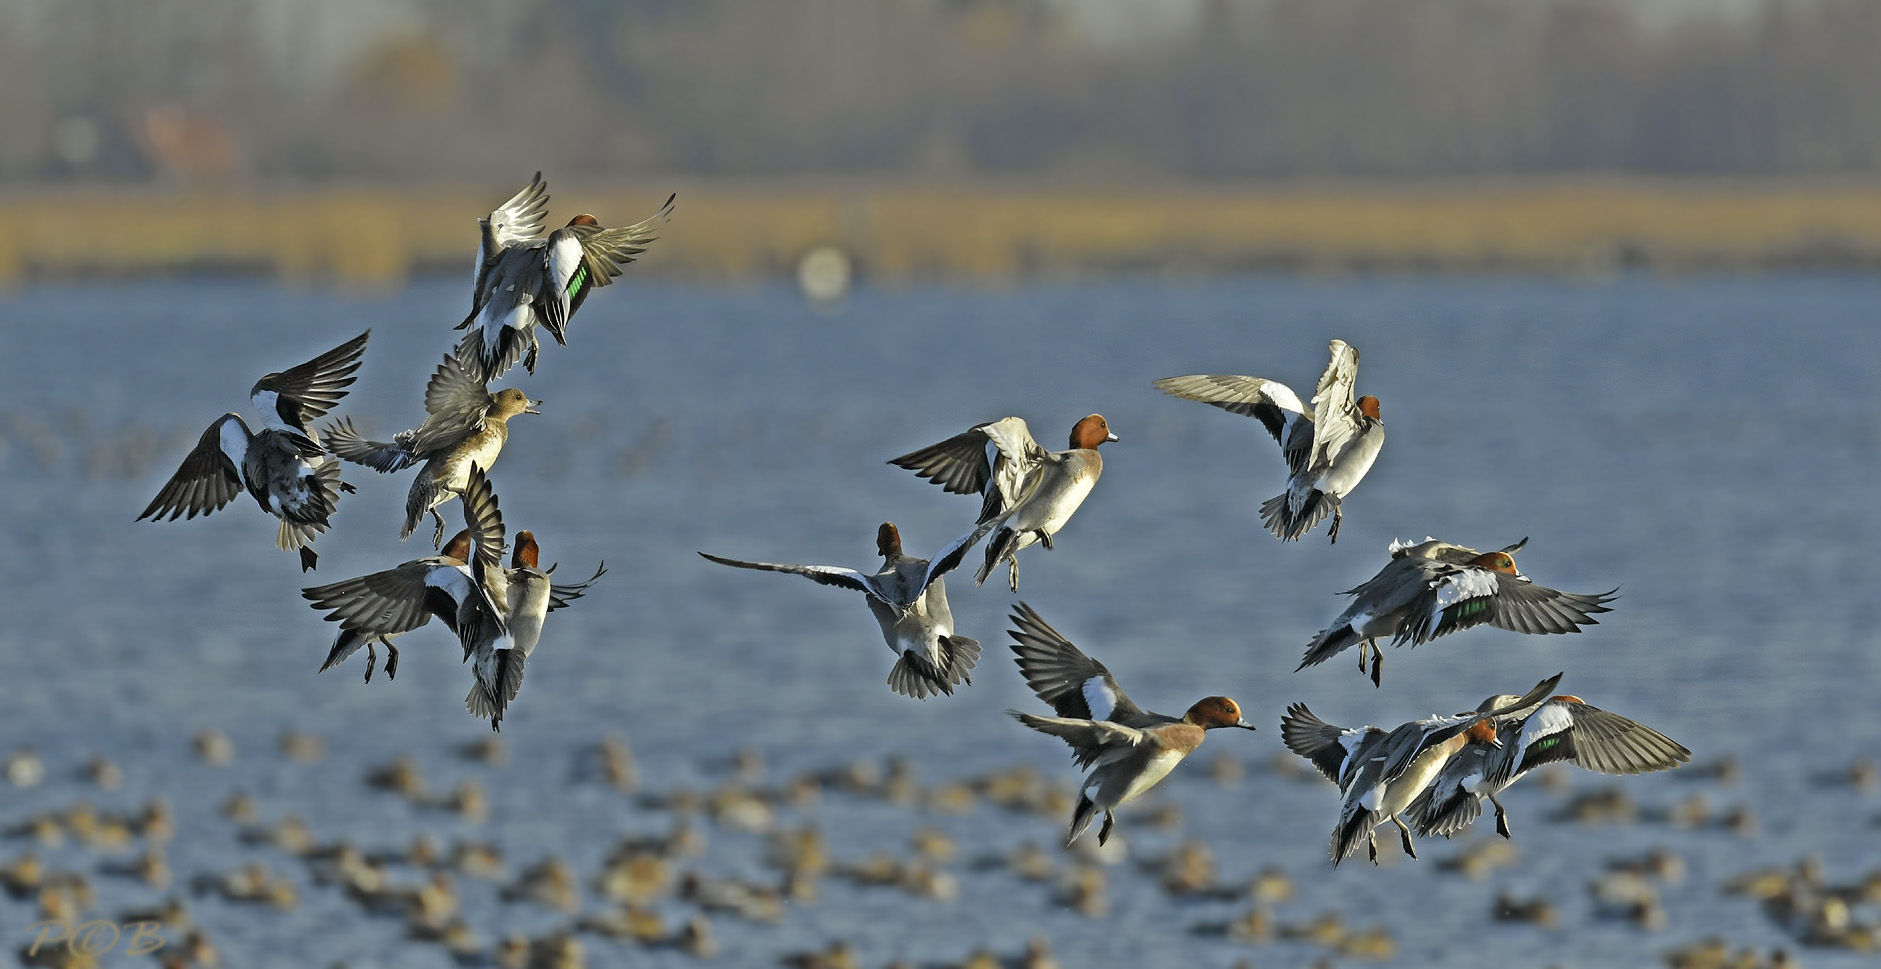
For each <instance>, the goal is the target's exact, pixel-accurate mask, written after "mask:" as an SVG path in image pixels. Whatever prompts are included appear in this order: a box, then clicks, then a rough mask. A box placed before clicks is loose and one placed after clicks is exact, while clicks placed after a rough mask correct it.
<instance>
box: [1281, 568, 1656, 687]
mask: <svg viewBox="0 0 1881 969" xmlns="http://www.w3.org/2000/svg"><path fill="white" fill-rule="evenodd" d="M1527 544H1528V539H1526V538H1524V539H1522V540H1521V541H1519V542H1516V543H1515V544H1514V545H1510V546H1508V547H1506V548H1503V549H1502V550H1501V551H1496V552H1478V551H1476V550H1475V549H1473V548H1469V547H1467V546H1463V545H1455V544H1451V543H1449V542H1440V541H1437V540H1436V539H1425V540H1424V541H1422V542H1419V543H1417V544H1415V545H1411V544H1407V543H1401V542H1393V543H1391V546H1390V552H1391V561H1390V562H1388V563H1386V564H1385V567H1384V568H1382V569H1380V570H1379V571H1378V574H1377V575H1375V576H1372V578H1371V579H1370V580H1369V581H1367V582H1365V583H1364V584H1363V585H1360V586H1358V587H1357V588H1354V589H1350V590H1348V591H1346V592H1345V593H1344V594H1345V595H1349V596H1353V597H1354V598H1353V600H1352V604H1351V605H1350V606H1347V607H1346V610H1345V611H1344V612H1342V613H1340V614H1339V617H1338V618H1337V619H1334V620H1333V621H1332V625H1330V626H1328V627H1326V628H1325V629H1323V630H1320V632H1319V635H1317V636H1315V637H1314V638H1313V641H1312V642H1311V643H1309V644H1307V647H1306V655H1305V656H1304V657H1302V658H1301V660H1300V665H1299V666H1298V667H1296V669H1305V668H1306V667H1308V666H1316V665H1318V664H1320V663H1323V662H1325V661H1326V660H1328V659H1331V658H1332V657H1334V656H1336V655H1338V654H1339V653H1341V652H1344V651H1345V650H1346V649H1347V648H1349V647H1351V646H1352V645H1354V644H1357V645H1358V646H1359V669H1360V670H1361V671H1363V670H1364V669H1365V660H1366V654H1367V652H1368V651H1369V652H1371V653H1372V654H1373V659H1372V684H1373V685H1374V686H1376V685H1378V682H1379V678H1380V676H1381V675H1382V674H1381V672H1380V671H1381V668H1382V664H1383V662H1384V653H1383V652H1380V651H1379V649H1378V640H1379V639H1380V638H1381V637H1384V636H1390V637H1392V643H1393V645H1403V644H1405V643H1409V644H1411V645H1412V646H1417V645H1419V644H1421V643H1427V642H1429V641H1431V640H1433V639H1436V638H1437V637H1439V636H1443V635H1446V634H1448V633H1453V632H1456V631H1458V630H1463V629H1469V628H1470V627H1472V626H1479V625H1482V624H1483V623H1489V624H1490V625H1492V626H1495V627H1496V628H1498V629H1506V630H1509V631H1510V632H1517V633H1530V634H1537V635H1539V634H1545V633H1577V632H1580V631H1581V627H1582V626H1592V625H1597V624H1598V623H1599V620H1597V619H1595V618H1593V617H1594V615H1595V614H1597V613H1602V612H1611V611H1612V610H1611V609H1609V608H1608V607H1607V605H1606V604H1607V603H1608V602H1611V601H1613V599H1614V598H1615V597H1616V596H1615V593H1617V592H1619V590H1618V589H1613V590H1611V591H1609V592H1605V593H1602V594H1600V595H1582V594H1579V593H1573V592H1558V591H1556V590H1554V589H1550V588H1548V587H1547V586H1543V585H1536V584H1535V583H1534V582H1532V581H1530V580H1529V578H1528V576H1526V575H1523V574H1522V573H1521V571H1520V570H1518V569H1517V568H1516V567H1515V559H1514V554H1515V553H1516V552H1518V551H1520V550H1521V549H1522V547H1523V546H1525V545H1527Z"/></svg>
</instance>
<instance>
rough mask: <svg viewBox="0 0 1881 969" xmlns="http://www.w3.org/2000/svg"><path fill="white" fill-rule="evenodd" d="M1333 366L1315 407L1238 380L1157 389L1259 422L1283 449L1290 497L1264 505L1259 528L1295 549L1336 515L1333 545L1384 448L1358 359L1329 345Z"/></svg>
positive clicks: (1210, 379)
mask: <svg viewBox="0 0 1881 969" xmlns="http://www.w3.org/2000/svg"><path fill="white" fill-rule="evenodd" d="M1331 349H1332V362H1330V363H1328V364H1327V365H1326V372H1325V373H1322V374H1320V376H1319V386H1318V387H1317V388H1316V389H1315V390H1314V392H1313V406H1312V407H1310V408H1309V407H1307V406H1305V405H1304V404H1301V403H1300V398H1299V395H1297V394H1295V393H1294V392H1293V391H1292V390H1291V389H1289V388H1288V387H1287V385H1286V384H1283V383H1280V382H1279V381H1274V380H1266V379H1263V378H1260V377H1241V376H1235V375H1233V374H1196V375H1193V376H1188V377H1164V378H1162V379H1161V380H1158V381H1156V382H1155V383H1156V387H1157V388H1159V389H1160V390H1162V392H1163V393H1165V394H1169V395H1170V396H1172V397H1182V398H1186V399H1188V400H1199V401H1201V402H1203V403H1205V404H1213V405H1215V406H1216V407H1219V408H1221V409H1222V410H1225V411H1229V412H1231V413H1235V414H1241V415H1244V416H1247V417H1252V418H1255V419H1256V420H1258V421H1260V422H1261V424H1263V425H1265V426H1266V428H1267V433H1269V434H1271V435H1273V438H1274V440H1275V441H1276V442H1278V443H1279V444H1280V453H1281V455H1282V456H1284V457H1285V458H1286V461H1287V471H1288V477H1287V490H1286V491H1285V492H1283V493H1281V494H1279V495H1277V496H1275V497H1273V498H1270V499H1268V500H1267V501H1265V502H1263V503H1262V504H1261V522H1262V523H1263V524H1265V525H1266V526H1267V529H1268V530H1269V531H1271V532H1273V533H1274V535H1275V536H1276V537H1278V538H1279V539H1280V540H1281V541H1283V542H1291V541H1293V540H1295V539H1297V538H1299V537H1300V536H1302V535H1305V534H1306V533H1307V532H1309V531H1311V530H1312V528H1313V526H1314V525H1317V524H1319V523H1320V521H1322V520H1323V519H1324V518H1325V517H1326V515H1327V513H1329V512H1330V513H1331V514H1332V528H1331V529H1330V532H1331V539H1332V541H1335V542H1336V541H1338V540H1339V523H1340V521H1341V520H1342V519H1343V518H1344V515H1345V513H1344V511H1343V510H1342V509H1341V507H1340V505H1341V503H1342V502H1343V500H1344V499H1345V496H1346V495H1349V494H1351V493H1352V489H1353V488H1356V487H1358V483H1359V482H1360V481H1361V480H1363V479H1364V478H1365V472H1367V471H1370V470H1371V467H1372V462H1373V461H1376V460H1377V459H1378V451H1379V449H1380V448H1382V447H1384V444H1385V422H1384V419H1383V418H1382V417H1380V416H1379V412H1378V398H1376V397H1371V396H1365V397H1358V398H1354V397H1353V389H1354V386H1355V385H1356V384H1357V382H1358V359H1359V355H1358V351H1357V350H1355V349H1353V348H1352V347H1351V346H1349V345H1347V344H1346V342H1345V341H1344V340H1334V341H1332V343H1331Z"/></svg>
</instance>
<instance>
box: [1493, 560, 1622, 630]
mask: <svg viewBox="0 0 1881 969" xmlns="http://www.w3.org/2000/svg"><path fill="white" fill-rule="evenodd" d="M1494 574H1495V576H1496V589H1497V591H1496V597H1495V599H1494V601H1493V602H1492V603H1491V609H1490V611H1489V624H1490V625H1492V626H1494V627H1496V628H1497V629H1507V630H1508V631H1510V632H1515V633H1531V634H1543V633H1577V632H1580V631H1581V627H1582V626H1593V625H1598V624H1599V622H1600V620H1598V619H1595V618H1594V615H1595V614H1596V613H1602V612H1612V611H1613V610H1612V609H1610V608H1608V606H1607V603H1609V602H1612V601H1613V600H1614V599H1616V598H1618V596H1617V593H1618V592H1619V591H1620V590H1619V589H1617V588H1616V589H1613V590H1612V591H1609V592H1604V593H1601V594H1600V595H1591V596H1590V595H1582V594H1580V593H1576V592H1559V591H1556V590H1554V589H1550V588H1548V587H1547V586H1545V585H1536V584H1535V583H1533V582H1530V581H1528V580H1527V579H1524V578H1521V577H1519V576H1514V575H1508V574H1506V573H1502V572H1497V573H1494Z"/></svg>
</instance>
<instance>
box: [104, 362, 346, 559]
mask: <svg viewBox="0 0 1881 969" xmlns="http://www.w3.org/2000/svg"><path fill="white" fill-rule="evenodd" d="M371 335H372V331H371V330H368V331H366V332H365V333H361V334H360V335H358V336H356V337H354V338H353V339H351V340H348V341H346V342H345V343H342V344H340V345H339V346H337V347H334V348H333V349H331V350H328V351H327V352H325V353H323V354H321V355H319V356H317V357H315V358H313V359H312V360H309V361H307V362H306V363H303V364H301V365H300V366H298V367H295V368H293V369H291V370H286V371H283V372H280V373H271V374H269V375H267V376H266V377H263V378H261V379H260V380H259V381H256V383H255V386H254V388H253V389H251V390H250V391H249V392H248V399H249V400H250V401H251V402H253V404H254V405H255V408H256V409H257V410H259V411H261V412H262V413H263V414H264V415H265V416H264V417H263V419H262V425H263V429H262V431H261V432H260V433H255V432H253V431H250V430H249V428H248V424H247V423H246V422H244V421H243V420H242V418H241V415H239V414H236V413H233V412H231V413H228V414H224V415H223V416H222V417H220V418H218V419H217V420H216V422H215V423H213V424H210V425H209V429H208V430H206V431H204V432H203V434H202V437H201V438H200V439H199V440H198V441H197V442H196V446H195V447H194V448H192V449H191V450H190V452H189V456H187V457H185V458H184V459H183V464H182V466H181V467H179V468H177V469H176V473H175V474H174V475H171V476H170V480H169V481H168V482H166V483H165V484H164V486H163V489H162V490H161V491H158V492H157V497H155V498H153V499H151V502H150V505H149V507H146V508H145V509H144V512H143V514H141V515H138V516H137V520H138V521H143V520H144V519H146V518H149V519H152V520H153V521H175V520H176V519H177V516H179V515H181V516H183V517H186V518H195V517H196V516H197V515H207V514H209V513H210V512H213V511H217V510H219V509H221V508H222V507H223V506H224V505H227V504H228V503H229V502H231V501H233V500H235V496H236V495H238V494H240V493H241V492H242V490H243V489H244V488H246V489H247V491H248V493H249V494H250V495H252V496H253V497H254V499H255V503H256V504H258V505H260V506H261V510H262V511H265V512H267V513H268V514H270V515H273V516H274V517H276V518H279V519H280V520H281V528H280V532H279V534H278V536H277V537H276V539H275V545H276V546H277V547H279V548H282V549H296V550H298V551H299V552H300V568H301V571H303V572H305V571H308V570H310V569H312V568H313V567H314V565H315V563H316V562H317V561H318V559H319V556H317V555H316V554H315V553H314V550H313V548H312V547H311V546H312V545H313V541H314V539H315V538H317V537H319V535H320V533H321V532H324V531H326V529H327V525H328V524H329V523H330V520H331V519H332V517H333V509H334V506H335V505H336V504H337V503H338V502H339V498H340V492H342V491H352V490H353V486H352V485H349V484H346V483H345V482H343V481H341V480H340V463H339V461H338V460H336V459H335V458H334V457H333V456H332V455H330V454H328V453H327V452H326V449H325V448H324V447H322V446H321V444H320V436H319V434H318V433H316V432H315V431H314V426H313V423H314V421H315V420H318V419H319V418H320V416H321V415H323V414H325V413H326V412H327V411H328V410H331V409H332V407H333V405H334V404H336V403H338V402H339V400H340V398H342V397H344V396H346V388H347V387H348V386H349V385H351V384H352V382H353V379H354V378H353V372H354V371H356V370H358V369H359V358H360V355H361V354H364V353H365V352H366V338H367V337H368V336H371Z"/></svg>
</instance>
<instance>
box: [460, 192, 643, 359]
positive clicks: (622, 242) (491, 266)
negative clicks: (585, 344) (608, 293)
mask: <svg viewBox="0 0 1881 969" xmlns="http://www.w3.org/2000/svg"><path fill="white" fill-rule="evenodd" d="M541 178H542V176H541V173H537V175H536V179H535V180H534V181H532V182H530V184H529V186H528V187H526V188H524V189H523V190H522V191H521V192H518V193H517V194H516V196H515V197H514V198H511V199H510V200H509V201H508V202H505V203H504V204H503V206H502V207H500V208H498V209H497V210H496V211H494V212H491V213H490V214H489V215H488V216H487V217H485V218H483V219H480V220H478V225H479V227H480V229H481V235H482V241H481V244H480V245H479V246H478V249H477V277H476V280H475V282H474V284H473V288H472V292H471V310H470V315H469V316H467V317H465V318H464V322H462V323H460V324H458V326H457V328H458V329H460V330H462V329H469V330H470V332H469V333H466V334H465V335H464V338H463V340H462V341H460V342H459V343H458V352H459V354H460V355H461V356H462V357H463V358H464V360H465V361H467V362H473V363H474V364H475V365H476V367H477V368H478V371H479V374H478V375H479V376H480V377H482V378H483V379H485V380H494V379H496V378H497V377H500V376H502V375H503V373H504V372H505V371H507V370H508V369H509V368H510V367H512V366H515V364H516V361H517V360H519V359H520V360H521V361H522V364H523V367H524V368H525V369H527V370H528V371H529V372H530V373H534V372H535V369H536V352H537V350H539V349H540V345H539V343H538V342H537V337H536V332H535V330H536V325H537V324H538V323H539V324H541V325H542V326H543V327H545V328H546V329H547V330H548V331H549V334H550V335H551V336H553V337H555V342H557V343H560V344H562V345H563V346H567V345H568V339H567V327H568V320H569V318H570V317H572V316H574V315H575V311H576V310H578V309H580V308H581V304H582V302H583V301H585V300H586V299H587V298H588V293H590V292H591V291H593V290H594V289H595V288H596V287H600V286H606V285H608V284H609V283H612V282H613V281H614V277H616V276H619V275H620V273H621V267H622V266H625V265H627V264H628V263H630V262H633V259H634V257H635V256H637V255H639V254H640V253H642V252H644V251H646V248H647V244H648V243H650V242H652V241H653V240H654V239H655V238H657V237H656V236H655V235H654V234H653V233H654V232H656V231H658V230H659V228H660V227H661V226H662V225H664V224H665V223H666V220H667V219H668V218H669V217H670V216H671V215H672V214H673V200H674V198H677V196H672V197H669V198H668V199H667V200H666V204H665V205H663V206H661V207H660V210H659V211H658V212H655V213H653V215H652V216H651V217H649V218H647V219H645V220H644V221H641V222H636V223H634V224H633V225H630V226H626V227H624V228H619V229H604V228H602V227H601V223H600V222H599V221H598V220H597V219H595V217H594V216H592V215H587V214H585V213H584V214H582V215H577V216H575V217H574V218H572V219H570V220H568V224H567V225H565V226H563V227H562V228H560V229H557V230H555V231H554V232H551V233H549V234H548V235H547V236H543V235H540V233H541V231H542V215H543V213H544V212H546V211H547V209H548V195H547V193H546V190H544V189H543V188H542V185H541Z"/></svg>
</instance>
